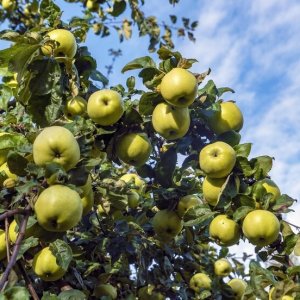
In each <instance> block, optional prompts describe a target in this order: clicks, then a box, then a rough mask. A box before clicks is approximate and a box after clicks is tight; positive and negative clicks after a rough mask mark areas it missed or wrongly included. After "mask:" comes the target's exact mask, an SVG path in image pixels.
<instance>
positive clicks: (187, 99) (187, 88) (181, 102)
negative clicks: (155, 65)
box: [160, 68, 198, 107]
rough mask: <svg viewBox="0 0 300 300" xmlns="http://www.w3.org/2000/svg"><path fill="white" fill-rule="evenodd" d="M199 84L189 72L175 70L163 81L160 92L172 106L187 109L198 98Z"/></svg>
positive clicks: (180, 69) (179, 69)
mask: <svg viewBox="0 0 300 300" xmlns="http://www.w3.org/2000/svg"><path fill="white" fill-rule="evenodd" d="M197 90H198V84H197V79H196V77H195V76H194V75H193V74H192V73H191V72H189V71H188V70H185V69H182V68H174V69H172V70H171V71H170V72H168V73H167V74H166V75H165V76H164V77H163V79H162V81H161V85H160V92H161V94H162V96H163V98H164V99H165V100H166V101H167V102H168V103H169V104H171V105H174V106H178V107H187V106H189V105H191V104H192V103H193V102H194V100H195V98H196V96H197Z"/></svg>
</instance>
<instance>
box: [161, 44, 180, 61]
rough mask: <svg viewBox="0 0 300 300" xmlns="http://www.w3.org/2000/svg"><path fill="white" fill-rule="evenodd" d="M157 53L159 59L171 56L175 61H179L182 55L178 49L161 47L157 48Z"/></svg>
mask: <svg viewBox="0 0 300 300" xmlns="http://www.w3.org/2000/svg"><path fill="white" fill-rule="evenodd" d="M157 54H158V57H159V59H162V60H166V59H169V58H171V57H174V58H176V60H177V61H179V60H180V59H181V58H182V55H181V54H180V52H178V51H171V50H170V49H169V48H166V47H161V48H160V49H158V50H157Z"/></svg>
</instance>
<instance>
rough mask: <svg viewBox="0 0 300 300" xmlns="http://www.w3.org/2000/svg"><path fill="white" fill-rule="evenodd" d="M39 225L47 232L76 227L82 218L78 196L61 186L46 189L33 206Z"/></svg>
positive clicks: (80, 202)
mask: <svg viewBox="0 0 300 300" xmlns="http://www.w3.org/2000/svg"><path fill="white" fill-rule="evenodd" d="M34 210H35V213H36V217H37V220H38V222H39V224H40V225H41V226H42V227H43V228H44V229H46V230H48V231H54V232H62V231H67V230H69V229H71V228H72V227H74V226H76V225H77V224H78V223H79V221H80V220H81V217H82V210H83V207H82V201H81V199H80V196H79V194H78V193H77V192H76V191H74V190H72V189H71V188H69V187H67V186H63V185H59V184H57V185H52V186H50V187H48V188H46V189H45V190H44V191H43V192H42V193H41V194H40V195H39V196H38V199H37V201H36V203H35V205H34Z"/></svg>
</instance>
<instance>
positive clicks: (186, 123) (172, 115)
mask: <svg viewBox="0 0 300 300" xmlns="http://www.w3.org/2000/svg"><path fill="white" fill-rule="evenodd" d="M190 123H191V119H190V113H189V110H188V108H187V107H182V108H181V107H175V106H172V105H169V104H167V103H164V102H163V103H159V104H158V105H156V107H155V108H154V111H153V113H152V125H153V128H154V130H155V131H156V132H157V133H158V134H160V135H161V136H162V137H163V138H165V139H167V140H176V139H179V138H181V137H183V136H185V135H186V133H187V132H188V130H189V127H190Z"/></svg>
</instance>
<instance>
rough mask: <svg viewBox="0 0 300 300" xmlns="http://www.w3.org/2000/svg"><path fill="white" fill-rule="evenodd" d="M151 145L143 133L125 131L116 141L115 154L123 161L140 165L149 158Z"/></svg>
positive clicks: (136, 165)
mask: <svg viewBox="0 0 300 300" xmlns="http://www.w3.org/2000/svg"><path fill="white" fill-rule="evenodd" d="M151 151H152V146H151V143H150V141H149V139H148V138H147V136H146V135H145V134H143V133H127V134H125V135H123V136H122V137H121V138H120V139H119V140H118V141H117V143H116V154H117V156H118V157H119V159H121V160H122V161H123V162H125V163H127V164H129V165H132V166H135V167H140V166H142V165H143V164H145V163H146V161H147V160H148V159H149V156H150V153H151Z"/></svg>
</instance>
